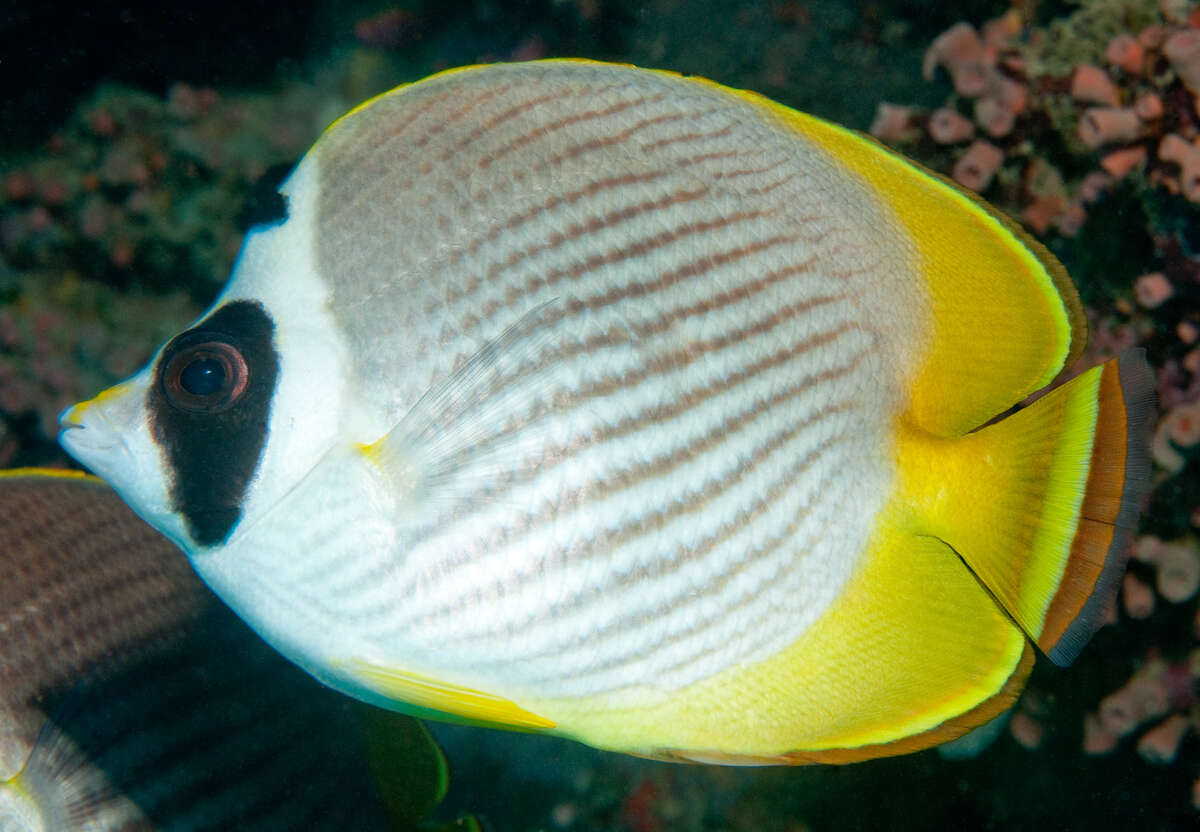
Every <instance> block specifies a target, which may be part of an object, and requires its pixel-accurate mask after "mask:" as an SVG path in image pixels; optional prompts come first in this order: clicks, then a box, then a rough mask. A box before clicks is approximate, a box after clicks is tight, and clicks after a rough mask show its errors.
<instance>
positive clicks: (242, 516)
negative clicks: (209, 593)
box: [59, 164, 344, 555]
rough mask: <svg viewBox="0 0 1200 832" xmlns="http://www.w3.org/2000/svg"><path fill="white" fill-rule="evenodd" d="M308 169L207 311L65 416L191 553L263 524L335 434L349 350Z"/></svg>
mask: <svg viewBox="0 0 1200 832" xmlns="http://www.w3.org/2000/svg"><path fill="white" fill-rule="evenodd" d="M310 167H311V166H310ZM311 179H312V176H311V175H310V174H309V173H308V172H307V170H306V166H305V165H304V164H301V166H300V167H299V168H298V169H297V170H296V172H295V173H294V174H293V175H292V176H291V178H290V179H289V180H288V182H287V183H286V184H285V186H284V188H283V192H284V194H285V195H286V196H287V198H288V207H289V215H288V218H287V219H286V220H285V221H283V222H281V223H279V224H277V225H274V226H270V227H266V228H261V229H257V230H255V231H253V232H251V234H250V235H249V236H248V238H247V240H246V243H245V246H244V247H243V250H242V253H241V255H240V257H239V259H238V263H237V265H236V267H235V269H234V272H233V276H232V279H231V280H230V282H229V285H228V286H227V287H226V289H225V291H224V292H223V293H222V294H221V296H220V297H219V298H218V299H217V301H216V302H215V303H214V304H213V306H212V307H211V308H210V309H209V310H208V311H207V312H206V313H205V314H204V315H203V316H202V317H201V318H200V319H199V320H198V321H196V322H195V323H194V324H193V325H192V326H191V327H190V328H189V329H187V330H186V331H184V332H182V333H181V334H179V335H177V336H176V337H175V338H173V339H172V340H171V341H169V342H168V343H167V344H166V345H164V346H163V347H162V348H161V349H160V350H159V351H158V353H157V354H156V355H155V356H154V358H153V359H152V360H151V362H150V363H149V365H147V366H146V367H145V368H144V369H143V370H142V371H141V372H139V373H138V374H137V375H135V376H133V377H132V378H131V379H129V380H127V381H125V382H123V383H122V384H119V385H117V386H116V387H113V388H111V389H109V390H106V391H105V392H103V393H101V394H100V395H98V396H97V397H96V398H94V399H92V400H91V401H88V402H84V403H82V404H78V405H75V406H74V407H72V408H70V409H69V410H67V411H66V412H65V413H64V414H63V415H62V417H61V426H62V431H61V433H60V436H59V441H60V442H61V443H62V445H63V447H64V448H65V449H66V450H67V452H68V453H70V454H71V455H72V456H73V457H75V458H76V459H77V460H79V461H80V462H81V463H83V464H84V465H86V466H87V467H88V468H90V469H91V470H92V471H94V472H95V473H96V474H98V475H99V476H101V477H102V478H104V479H105V480H107V481H108V482H109V483H110V484H111V485H112V486H113V487H114V488H115V489H116V490H117V491H118V493H120V494H121V496H122V498H124V499H125V501H126V502H127V503H129V505H130V506H131V507H132V508H133V509H134V510H135V511H137V513H138V514H139V515H141V516H142V518H144V519H145V520H146V521H147V522H149V523H150V524H151V525H153V526H154V527H155V528H157V529H159V530H160V531H162V532H163V533H164V534H166V535H167V536H168V537H170V538H171V539H172V540H173V541H175V543H176V544H177V545H179V546H180V547H181V548H182V549H184V550H185V551H186V552H188V553H189V554H190V555H195V554H196V553H198V552H201V551H204V550H207V549H212V548H217V547H220V546H221V545H222V544H223V542H224V541H227V540H228V539H229V538H230V537H231V536H232V535H234V534H235V533H236V531H237V530H238V529H239V528H244V527H246V526H248V525H249V524H251V523H253V522H254V520H255V518H256V516H258V515H259V514H261V513H262V512H263V511H266V510H267V509H269V507H270V506H271V505H273V504H274V503H275V502H276V501H277V500H278V499H279V497H280V496H281V495H283V494H286V493H287V492H288V490H290V489H291V488H292V487H294V485H295V484H296V483H297V482H298V481H299V480H300V479H301V478H303V477H304V475H305V474H306V473H307V472H308V471H309V470H311V469H312V467H313V465H314V464H315V463H316V461H317V460H318V459H320V458H321V456H322V455H323V454H324V453H325V452H326V451H327V450H328V449H329V447H331V445H332V443H333V442H334V438H335V437H336V435H337V433H338V429H339V424H340V421H341V420H340V416H339V414H340V412H341V408H340V407H339V404H340V402H341V399H342V395H343V390H344V384H343V382H342V377H343V373H342V370H343V366H344V362H343V359H342V354H343V348H342V344H341V339H340V338H339V337H338V335H337V333H336V331H335V328H334V326H333V324H332V323H331V322H330V321H329V320H328V319H327V318H326V317H325V316H324V315H323V314H322V309H323V304H324V301H325V298H326V295H327V292H326V290H325V288H324V286H323V284H322V283H321V281H320V279H319V278H318V277H317V274H316V272H315V270H314V267H313V258H312V246H311V239H312V237H311V234H310V228H311V214H312V202H313V200H312V198H311V194H312V191H313V188H312V186H311Z"/></svg>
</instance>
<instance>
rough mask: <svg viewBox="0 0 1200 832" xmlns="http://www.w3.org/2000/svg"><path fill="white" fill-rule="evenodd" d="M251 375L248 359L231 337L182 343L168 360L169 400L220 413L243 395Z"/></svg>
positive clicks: (165, 374)
mask: <svg viewBox="0 0 1200 832" xmlns="http://www.w3.org/2000/svg"><path fill="white" fill-rule="evenodd" d="M209 337H210V338H211V337H212V336H209ZM249 377H250V371H249V368H248V367H247V366H246V359H245V358H244V357H243V356H242V353H241V352H240V351H239V350H238V348H237V347H235V346H234V345H233V344H230V343H229V342H228V341H218V340H203V341H200V342H199V343H189V344H186V345H180V347H179V348H178V349H177V350H176V352H175V353H174V354H173V355H172V356H171V358H170V360H169V361H167V364H166V367H165V369H164V370H163V375H162V385H163V390H164V391H165V392H166V394H167V401H169V402H170V403H171V404H172V405H173V406H174V407H177V408H179V409H180V410H185V411H188V412H189V413H220V412H221V411H223V410H228V409H229V408H230V407H232V406H233V405H234V403H235V402H237V400H238V399H239V398H241V396H242V393H244V392H245V390H246V383H247V382H248V381H249Z"/></svg>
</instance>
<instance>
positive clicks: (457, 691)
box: [335, 659, 554, 729]
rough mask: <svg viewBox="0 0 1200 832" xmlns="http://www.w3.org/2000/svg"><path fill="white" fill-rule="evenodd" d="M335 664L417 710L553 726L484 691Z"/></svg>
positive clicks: (358, 664) (355, 662) (367, 665)
mask: <svg viewBox="0 0 1200 832" xmlns="http://www.w3.org/2000/svg"><path fill="white" fill-rule="evenodd" d="M335 664H338V665H340V666H341V667H342V668H343V669H345V670H346V671H348V672H349V673H351V674H352V675H353V676H354V677H355V678H356V679H358V681H360V682H361V683H362V684H363V685H365V686H366V687H368V688H370V689H371V690H373V691H375V692H376V693H379V694H382V695H383V696H386V697H388V698H389V699H393V700H397V701H400V702H407V703H409V704H410V705H416V706H417V707H419V708H426V709H429V710H432V711H441V712H442V713H446V714H451V715H453V716H456V717H460V718H462V719H466V720H471V721H476V722H486V723H489V724H492V725H498V726H506V727H510V728H533V729H546V728H553V727H554V723H553V722H551V721H550V720H548V719H546V718H545V717H542V716H538V715H537V714H535V713H531V712H530V711H527V710H525V709H524V708H522V707H520V706H519V705H516V704H515V703H513V702H510V701H509V700H507V699H503V698H501V697H499V696H494V695H493V694H490V693H485V692H484V691H479V690H472V689H471V688H464V687H460V686H459V685H454V684H451V683H449V682H443V681H441V680H440V679H433V678H430V677H429V676H422V675H420V674H417V673H410V672H408V671H405V670H400V669H398V668H393V667H384V666H382V665H378V664H373V663H371V662H367V661H362V660H361V659H349V660H346V661H343V662H336V663H335Z"/></svg>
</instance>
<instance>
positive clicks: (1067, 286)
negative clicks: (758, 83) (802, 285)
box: [739, 92, 1087, 436]
mask: <svg viewBox="0 0 1200 832" xmlns="http://www.w3.org/2000/svg"><path fill="white" fill-rule="evenodd" d="M739 95H741V96H742V97H743V98H746V99H748V100H751V101H753V102H755V103H757V104H759V105H760V106H762V107H764V108H765V109H767V110H769V111H771V112H772V113H773V114H774V115H775V116H777V117H778V118H780V119H781V120H783V121H784V122H785V123H787V124H788V125H789V126H790V127H792V128H793V129H795V130H796V131H797V132H798V133H800V134H801V135H802V136H804V138H806V139H809V140H811V141H815V142H816V143H817V144H819V145H820V146H821V147H822V148H823V149H824V150H825V151H826V152H828V153H829V154H830V155H831V156H833V157H834V158H835V159H837V160H838V161H839V162H841V163H842V164H844V165H845V166H846V167H848V168H849V169H851V170H852V171H854V172H855V173H856V174H858V175H859V176H861V177H862V178H863V179H864V180H865V181H866V183H867V184H868V185H869V187H870V188H871V189H872V190H873V191H875V192H876V193H878V194H879V195H880V197H881V199H882V201H883V202H884V203H885V204H887V205H888V206H890V208H891V210H892V211H893V213H894V215H895V217H896V219H897V220H898V221H899V222H900V224H901V225H902V226H903V227H904V228H905V229H906V230H907V232H908V234H909V236H910V237H911V239H912V242H913V246H914V249H915V254H916V255H917V257H918V259H919V262H920V268H921V273H922V275H923V276H924V279H925V282H926V285H927V287H928V293H929V299H930V303H931V310H930V311H931V312H932V320H933V328H932V332H931V333H930V339H929V342H928V347H927V353H926V356H925V359H924V361H923V364H922V366H921V367H920V368H919V369H918V371H917V375H916V379H915V381H914V383H913V386H912V389H911V399H910V411H909V418H910V420H911V421H912V422H913V423H915V424H916V425H918V426H919V427H921V428H922V429H923V430H926V431H929V432H930V433H933V434H936V435H939V436H956V435H959V434H963V433H966V432H967V431H969V430H973V429H975V428H977V427H979V426H980V425H982V424H983V423H984V422H986V421H988V420H989V419H991V418H992V417H994V416H995V415H997V414H998V413H1002V412H1003V411H1005V410H1007V409H1008V408H1009V407H1011V406H1012V405H1014V404H1016V403H1017V402H1019V401H1021V400H1022V399H1023V398H1025V397H1026V396H1028V395H1029V394H1030V393H1033V392H1034V391H1036V390H1040V389H1042V388H1043V387H1045V386H1046V385H1048V384H1049V383H1050V382H1051V381H1053V380H1054V378H1055V377H1056V376H1057V375H1058V374H1059V372H1061V371H1062V369H1063V368H1064V367H1066V366H1067V365H1069V364H1070V363H1071V362H1073V361H1074V359H1075V358H1076V357H1077V356H1078V355H1079V353H1080V352H1082V350H1083V347H1084V343H1085V342H1086V340H1087V323H1086V319H1085V317H1084V313H1083V306H1082V304H1081V303H1080V301H1079V295H1078V293H1077V292H1076V291H1075V287H1074V285H1073V284H1072V283H1071V280H1070V278H1069V277H1068V276H1067V273H1066V270H1065V269H1064V268H1063V266H1062V264H1061V263H1059V262H1058V260H1057V259H1055V257H1054V255H1052V254H1051V253H1050V252H1049V251H1048V250H1047V249H1046V247H1045V246H1043V245H1042V244H1041V243H1039V242H1038V241H1036V240H1035V239H1033V238H1032V237H1031V236H1030V235H1029V234H1027V233H1025V232H1024V231H1023V230H1022V229H1021V228H1020V226H1019V225H1018V224H1017V223H1015V222H1013V221H1012V220H1011V219H1009V218H1008V217H1006V216H1005V215H1004V214H1002V213H1001V212H999V211H997V210H996V209H994V208H992V207H990V206H988V205H987V204H986V203H985V202H984V201H983V200H981V199H980V198H979V197H977V196H976V195H975V194H973V193H970V192H968V191H964V190H963V189H961V188H959V187H958V186H957V185H955V184H954V183H953V182H951V181H949V180H948V179H946V178H945V177H943V176H940V175H939V174H937V173H934V172H933V171H930V170H928V169H926V168H924V167H922V166H921V165H919V164H917V163H916V162H913V161H911V160H909V159H906V158H904V157H902V156H900V155H899V154H897V153H894V152H892V151H891V150H889V149H888V148H886V147H884V146H883V145H881V144H879V143H878V142H876V141H875V140H874V139H872V138H870V137H868V136H864V135H861V134H859V133H856V132H855V131H853V130H849V129H847V128H844V127H839V126H837V125H835V124H830V123H828V122H825V121H822V120H820V119H817V118H814V117H812V116H808V115H805V114H803V113H799V112H796V111H795V110H792V109H790V108H788V107H785V106H783V105H781V104H777V103H775V102H773V101H770V100H769V99H766V98H763V97H762V96H760V95H756V94H754V93H749V92H742V93H739Z"/></svg>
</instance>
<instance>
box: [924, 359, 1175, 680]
mask: <svg viewBox="0 0 1200 832" xmlns="http://www.w3.org/2000/svg"><path fill="white" fill-rule="evenodd" d="M1150 400H1151V378H1150V371H1149V368H1148V367H1147V365H1146V362H1145V359H1144V358H1143V357H1142V356H1141V355H1140V354H1138V353H1129V354H1127V355H1126V356H1123V357H1122V358H1120V359H1114V360H1113V361H1110V362H1109V363H1108V364H1105V365H1103V366H1101V367H1094V368H1092V369H1091V370H1088V371H1087V372H1085V373H1083V374H1082V375H1080V376H1078V377H1077V378H1075V379H1072V380H1071V381H1070V382H1068V383H1066V384H1064V385H1062V386H1061V387H1059V388H1057V389H1056V390H1053V391H1051V392H1050V393H1048V394H1046V395H1045V396H1043V397H1042V398H1041V399H1039V400H1038V401H1036V402H1034V403H1033V404H1032V405H1030V406H1029V407H1027V408H1025V409H1023V410H1021V411H1018V412H1017V413H1015V414H1013V415H1012V416H1010V417H1008V418H1006V419H1003V420H1001V421H1000V422H997V423H995V424H993V425H989V426H988V427H986V428H984V429H982V430H980V431H977V432H976V433H972V434H969V435H967V436H964V437H960V438H958V439H939V438H935V437H930V436H928V435H925V434H919V433H916V432H911V433H908V434H905V438H904V439H903V440H902V443H901V447H902V468H903V470H904V471H905V472H906V477H907V481H908V484H909V487H910V496H909V500H910V504H911V505H912V506H913V508H914V510H915V511H916V512H917V514H918V515H919V517H920V520H919V521H918V522H919V523H923V524H924V529H925V531H926V532H927V533H928V534H932V535H935V536H937V537H939V538H941V539H942V540H945V541H946V542H947V543H948V544H949V545H950V546H952V547H953V548H954V550H955V551H956V552H957V553H958V555H959V556H960V557H962V559H963V561H964V562H965V563H966V564H967V565H968V566H970V568H971V570H972V571H973V572H974V573H975V575H976V576H977V577H978V578H979V580H980V582H981V583H982V584H983V585H984V586H985V587H986V588H987V590H988V591H989V592H990V593H991V595H992V597H993V598H995V600H996V602H997V603H999V604H1000V606H1001V607H1003V609H1004V610H1005V612H1007V614H1008V615H1010V616H1011V617H1012V618H1013V620H1014V621H1016V622H1017V624H1019V625H1020V627H1021V629H1023V630H1024V631H1025V633H1026V634H1027V635H1028V636H1029V637H1030V638H1031V639H1033V640H1034V641H1035V642H1036V643H1037V645H1038V647H1040V648H1041V649H1042V650H1043V651H1045V652H1046V654H1047V655H1048V656H1049V657H1050V658H1051V659H1052V660H1053V661H1054V662H1055V663H1057V664H1063V665H1065V664H1069V663H1070V662H1071V661H1073V660H1074V658H1075V657H1076V656H1077V655H1078V654H1079V651H1080V650H1082V649H1083V646H1084V644H1086V643H1087V640H1088V639H1089V638H1090V637H1091V635H1092V633H1093V632H1094V631H1095V630H1096V629H1097V628H1098V627H1099V625H1100V622H1101V618H1102V612H1103V609H1104V606H1105V603H1106V602H1107V601H1108V600H1111V597H1112V594H1113V593H1114V592H1115V591H1116V585H1117V582H1118V581H1119V579H1120V574H1121V572H1122V570H1123V569H1124V565H1125V560H1126V558H1127V555H1128V543H1129V539H1130V536H1131V534H1132V532H1133V528H1134V525H1135V523H1136V519H1137V513H1138V509H1139V506H1140V503H1141V497H1142V496H1143V495H1144V493H1145V489H1146V484H1147V481H1148V465H1147V463H1146V452H1145V448H1144V445H1145V438H1144V437H1145V430H1146V426H1147V425H1148V424H1149V411H1150V409H1151V401H1150Z"/></svg>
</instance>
